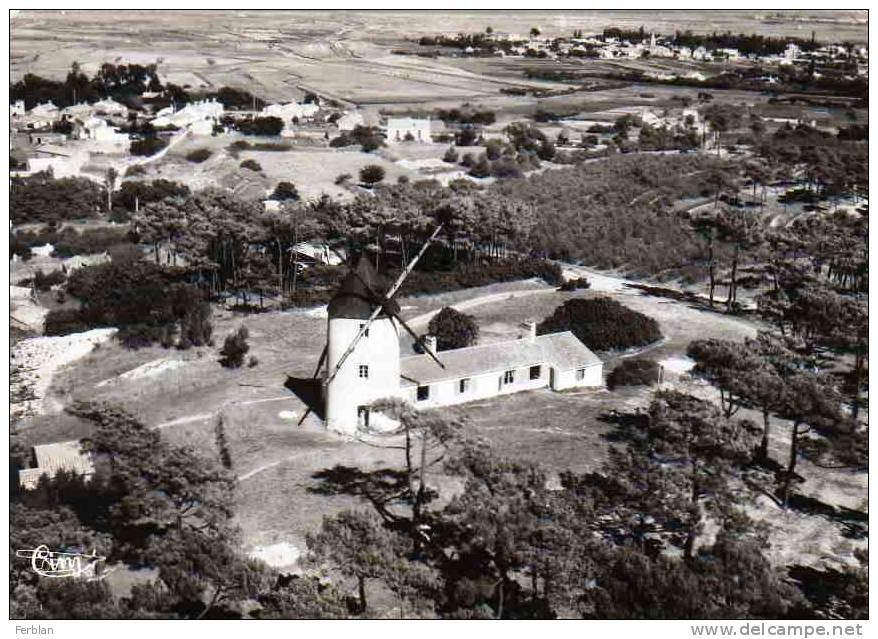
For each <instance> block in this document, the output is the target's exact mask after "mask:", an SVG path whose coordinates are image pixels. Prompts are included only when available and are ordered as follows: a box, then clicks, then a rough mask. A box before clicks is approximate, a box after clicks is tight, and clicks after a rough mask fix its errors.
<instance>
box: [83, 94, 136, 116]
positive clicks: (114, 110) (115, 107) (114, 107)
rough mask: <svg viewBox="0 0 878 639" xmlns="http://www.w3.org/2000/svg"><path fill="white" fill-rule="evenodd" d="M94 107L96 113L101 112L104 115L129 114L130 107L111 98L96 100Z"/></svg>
mask: <svg viewBox="0 0 878 639" xmlns="http://www.w3.org/2000/svg"><path fill="white" fill-rule="evenodd" d="M92 108H93V109H94V111H95V113H101V114H103V115H119V116H126V115H128V107H126V106H125V105H124V104H120V103H119V102H116V101H115V100H113V99H111V98H107V99H106V100H99V101H98V102H95V103H94V104H93V105H92Z"/></svg>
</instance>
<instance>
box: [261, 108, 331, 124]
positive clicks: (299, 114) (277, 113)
mask: <svg viewBox="0 0 878 639" xmlns="http://www.w3.org/2000/svg"><path fill="white" fill-rule="evenodd" d="M319 110H320V107H319V106H317V105H316V104H299V103H297V102H288V103H287V104H269V105H268V106H267V107H265V108H264V109H262V115H263V116H266V117H269V116H272V117H275V118H280V119H281V120H283V121H284V124H285V125H286V124H289V122H290V121H291V120H292V119H293V118H298V119H299V120H304V119H305V118H312V117H314V114H316V113H317V112H318V111H319Z"/></svg>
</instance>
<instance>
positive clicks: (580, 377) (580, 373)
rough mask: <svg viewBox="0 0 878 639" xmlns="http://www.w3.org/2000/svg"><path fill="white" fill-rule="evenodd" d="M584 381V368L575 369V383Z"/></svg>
mask: <svg viewBox="0 0 878 639" xmlns="http://www.w3.org/2000/svg"><path fill="white" fill-rule="evenodd" d="M584 379H585V369H584V368H577V369H576V381H577V382H581V381H582V380H584Z"/></svg>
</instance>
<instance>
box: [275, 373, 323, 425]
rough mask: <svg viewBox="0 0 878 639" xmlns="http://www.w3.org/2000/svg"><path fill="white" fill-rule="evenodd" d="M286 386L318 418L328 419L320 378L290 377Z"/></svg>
mask: <svg viewBox="0 0 878 639" xmlns="http://www.w3.org/2000/svg"><path fill="white" fill-rule="evenodd" d="M284 386H285V387H286V388H288V389H290V390H291V391H292V392H293V394H294V395H295V396H296V397H298V398H299V399H300V400H301V401H302V403H303V404H305V406H307V407H308V410H309V411H311V412H312V413H314V414H315V415H316V416H317V417H318V418H320V419H325V418H326V415H325V411H324V410H323V405H324V402H323V384H322V381H321V380H320V379H319V378H313V377H289V376H288V377H287V381H286V382H285V383H284Z"/></svg>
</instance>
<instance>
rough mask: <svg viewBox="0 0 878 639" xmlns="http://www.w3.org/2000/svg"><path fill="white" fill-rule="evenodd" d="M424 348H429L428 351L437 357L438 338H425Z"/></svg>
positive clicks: (431, 336) (433, 336)
mask: <svg viewBox="0 0 878 639" xmlns="http://www.w3.org/2000/svg"><path fill="white" fill-rule="evenodd" d="M424 346H425V347H426V348H427V350H429V351H430V352H431V353H433V354H434V355H435V354H436V351H437V350H438V349H437V347H438V342H437V340H436V336H435V335H427V336H426V337H424Z"/></svg>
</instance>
